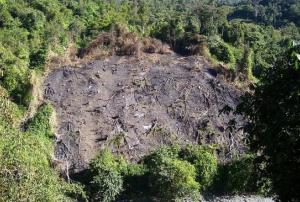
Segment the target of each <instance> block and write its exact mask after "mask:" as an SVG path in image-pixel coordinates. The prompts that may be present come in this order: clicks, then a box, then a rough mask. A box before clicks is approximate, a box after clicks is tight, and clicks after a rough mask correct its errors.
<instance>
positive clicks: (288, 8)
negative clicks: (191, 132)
mask: <svg viewBox="0 0 300 202" xmlns="http://www.w3.org/2000/svg"><path fill="white" fill-rule="evenodd" d="M238 2H239V1H238ZM232 3H236V1H235V2H233V1H231V2H229V3H228V4H227V5H224V4H221V3H218V2H215V1H205V0H203V1H201V0H193V1H179V0H178V1H171V0H164V1H131V0H124V1H104V0H71V1H67V0H11V1H9V0H0V184H1V187H0V200H4V201H24V200H25V201H66V200H68V196H69V197H72V196H76V197H81V198H85V195H84V193H83V191H82V188H81V187H80V186H78V185H73V184H69V183H66V182H65V181H64V180H62V179H60V178H59V177H58V174H57V172H56V171H55V170H54V169H53V166H52V165H51V164H52V163H51V162H52V160H53V156H52V155H53V143H52V142H53V141H52V138H53V135H52V132H51V127H50V125H51V124H50V122H49V121H50V116H51V111H52V109H51V107H50V106H48V105H42V106H41V107H40V108H39V109H38V111H37V113H36V115H35V116H34V117H33V118H32V119H30V120H29V121H28V123H26V124H25V126H24V128H22V129H21V128H20V125H21V122H22V120H23V117H24V114H25V112H26V110H27V107H28V105H29V103H30V101H31V99H32V95H31V93H32V87H33V85H34V84H33V83H31V79H30V78H31V76H32V74H33V72H37V73H39V74H42V73H43V71H44V67H45V64H46V63H47V62H49V61H50V59H51V56H53V55H55V54H58V55H59V54H62V53H64V51H65V50H66V47H67V46H68V45H69V44H70V43H71V42H72V43H75V44H76V45H77V47H78V48H84V47H86V46H87V45H88V44H89V42H90V41H91V40H92V39H94V38H95V37H96V36H97V35H98V34H99V33H100V32H101V31H111V29H112V27H113V26H112V25H115V24H122V25H123V26H126V27H128V29H129V30H130V31H132V32H135V33H137V34H138V35H139V36H141V37H147V36H151V37H155V38H157V39H160V40H162V41H163V42H166V43H168V44H170V46H171V47H172V48H173V50H175V51H176V52H178V53H180V54H183V55H189V54H202V55H205V56H206V57H208V59H210V60H211V61H212V62H214V63H222V64H224V67H227V68H229V69H231V70H232V71H233V72H234V73H235V74H236V76H237V77H238V78H239V79H240V80H242V81H243V80H247V79H250V80H253V81H257V79H258V80H260V79H262V78H265V75H264V74H265V72H267V73H268V71H265V69H268V68H270V67H272V66H273V65H274V64H275V63H276V61H277V58H278V57H279V56H280V55H281V54H282V53H283V52H285V51H286V49H287V48H288V47H290V46H291V44H292V43H297V41H298V40H300V33H299V27H298V26H299V19H300V16H299V13H300V12H299V8H300V5H299V2H297V1H296V0H294V1H272V2H269V1H253V2H251V1H246V2H241V3H237V4H232ZM201 151H202V150H201ZM162 152H165V150H160V151H158V152H157V153H155V154H153V155H152V156H150V157H149V158H148V160H147V161H146V160H145V162H144V163H142V164H138V165H129V166H128V165H127V163H126V162H124V161H123V160H116V159H115V157H113V156H111V155H110V154H108V153H104V154H101V155H100V157H98V159H97V160H95V161H94V162H93V163H92V164H91V169H92V171H93V172H94V174H93V176H94V177H93V180H92V182H91V185H90V186H89V187H90V189H91V190H89V191H88V193H89V194H90V195H91V196H92V197H95V199H97V198H101V197H102V199H103V200H110V199H113V198H115V197H116V196H117V195H118V194H119V193H121V191H122V190H123V189H126V190H130V189H132V188H130V186H132V184H131V183H127V182H128V181H131V180H132V181H133V182H134V183H138V184H140V183H141V187H148V188H149V190H152V192H151V193H155V194H158V195H157V196H156V197H166V198H172V199H174V197H175V198H177V197H179V198H180V197H182V196H188V195H190V196H191V197H194V196H196V195H197V193H199V191H200V190H203V189H206V188H207V186H208V185H209V184H210V183H211V184H212V185H213V184H216V183H217V181H218V180H216V179H224V178H225V179H226V185H224V186H221V188H222V190H220V191H221V192H235V193H239V192H240V191H242V192H243V191H252V189H249V187H251V186H252V185H253V183H252V182H251V179H249V180H247V179H248V178H247V176H248V174H246V173H240V170H239V169H238V168H237V166H243V165H244V164H243V163H241V165H240V164H237V165H236V164H234V163H232V164H230V165H228V166H229V168H224V169H222V171H220V172H219V173H225V174H223V175H222V176H220V177H219V178H214V179H212V177H211V173H214V172H215V171H216V169H217V168H216V166H217V164H216V162H215V161H216V160H215V159H214V158H215V157H213V156H210V155H207V156H205V155H204V156H203V154H201V155H199V154H198V153H197V152H198V150H197V149H196V150H195V151H194V150H192V151H189V149H186V150H182V151H181V150H180V151H178V153H176V152H175V153H172V152H170V153H169V152H167V153H168V154H164V155H162V154H161V153H162ZM193 152H196V154H195V153H193ZM199 156H201V158H202V157H203V158H204V157H208V160H211V164H208V165H206V164H204V163H203V162H202V160H201V159H199V161H196V160H192V159H195V158H196V159H197V158H198V157H199ZM194 157H195V158H194ZM199 158H200V157H199ZM102 161H103V162H104V163H105V164H103V162H102ZM147 162H152V163H147ZM245 162H247V161H245ZM106 163H107V165H106ZM123 164H124V165H123ZM108 165H109V166H108ZM201 166H202V167H203V166H211V167H209V168H208V171H207V173H205V172H204V173H202V171H200V170H201V169H200V168H202V167H201ZM226 166H227V165H226ZM246 167H247V169H251V166H250V167H249V166H246ZM125 168H126V169H125ZM247 169H244V170H245V172H248V171H247ZM174 171H176V172H179V173H182V175H183V176H184V177H182V178H178V177H176V175H175V174H174ZM235 171H236V173H232V172H235ZM249 172H252V171H249ZM104 173H107V175H106V174H105V175H104ZM226 173H227V174H226ZM249 175H250V174H249ZM107 176H108V177H109V178H106V177H107ZM250 176H252V175H250ZM136 178H139V179H144V180H145V182H144V181H143V180H142V182H141V181H137V182H136ZM231 178H236V179H232V182H231V181H230V180H229V179H231ZM151 179H156V180H155V181H153V180H152V181H151ZM240 180H242V181H241V182H240ZM245 180H246V181H245ZM103 181H105V183H103ZM211 181H214V182H211ZM219 181H220V182H221V181H222V182H224V180H219ZM100 182H101V183H100ZM133 182H132V183H133ZM112 184H113V185H114V186H117V187H111V186H112ZM249 184H252V185H251V186H250V185H249ZM162 185H163V186H164V187H166V188H165V189H164V191H163V192H162V193H160V192H156V191H155V190H159V189H160V188H159V186H162ZM212 185H211V186H212ZM237 185H238V186H237ZM248 185H249V186H248ZM216 187H219V188H220V186H217V185H216ZM207 189H208V188H207ZM217 189H218V188H215V190H217ZM174 190H175V191H174ZM140 193H143V192H142V191H140ZM174 193H175V194H176V195H175V196H174V195H173V194H174ZM104 196H105V197H111V198H107V199H104V198H103V197H104ZM69 199H70V198H69Z"/></svg>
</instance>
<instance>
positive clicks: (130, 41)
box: [79, 25, 171, 59]
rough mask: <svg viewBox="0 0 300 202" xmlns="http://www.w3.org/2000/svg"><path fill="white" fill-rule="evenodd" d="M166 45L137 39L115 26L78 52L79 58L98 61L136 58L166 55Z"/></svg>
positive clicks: (168, 51)
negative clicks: (149, 55)
mask: <svg viewBox="0 0 300 202" xmlns="http://www.w3.org/2000/svg"><path fill="white" fill-rule="evenodd" d="M170 52H171V51H170V48H169V46H168V45H166V44H163V43H162V42H161V41H159V40H156V39H152V38H143V39H141V38H140V37H138V35H137V34H135V33H133V32H129V31H128V30H127V29H126V28H125V27H124V26H120V25H117V26H116V27H115V28H114V29H112V31H111V32H103V33H101V34H99V35H98V37H97V38H96V39H95V40H94V41H93V42H92V43H91V44H90V45H89V46H88V47H87V48H85V49H82V50H81V51H80V52H79V56H80V58H89V59H100V58H103V57H107V56H111V55H118V56H137V57H140V56H141V55H142V54H143V53H144V54H145V53H148V54H153V53H158V54H166V53H170Z"/></svg>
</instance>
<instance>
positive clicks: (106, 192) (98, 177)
mask: <svg viewBox="0 0 300 202" xmlns="http://www.w3.org/2000/svg"><path fill="white" fill-rule="evenodd" d="M125 169H126V163H125V161H124V160H123V159H122V158H116V157H114V156H113V155H112V153H111V152H109V151H106V150H104V151H102V152H101V153H100V154H99V155H98V156H97V157H96V158H95V159H94V160H93V161H92V162H91V171H92V175H93V179H92V182H91V189H92V191H91V192H92V193H91V194H92V196H91V197H92V200H99V201H103V202H107V201H114V200H115V199H116V197H117V196H118V195H119V194H120V193H121V192H122V190H123V177H122V172H123V171H124V170H125Z"/></svg>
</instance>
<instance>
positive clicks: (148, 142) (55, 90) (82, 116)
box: [44, 55, 245, 173]
mask: <svg viewBox="0 0 300 202" xmlns="http://www.w3.org/2000/svg"><path fill="white" fill-rule="evenodd" d="M44 92H45V95H44V97H45V100H47V101H49V102H50V103H52V104H53V106H54V107H55V110H56V115H57V120H58V126H57V130H56V132H57V134H56V136H57V144H56V152H55V156H56V158H57V159H58V160H59V161H60V162H61V164H62V165H61V166H62V167H63V168H64V169H69V170H71V171H72V172H75V173H76V172H79V171H81V170H83V169H85V168H86V167H87V166H88V162H89V161H90V160H91V159H92V158H94V157H95V155H96V154H97V151H99V150H100V149H102V148H105V147H109V148H111V149H112V150H113V151H114V152H115V153H118V154H123V155H124V156H125V157H126V158H127V159H129V160H131V161H138V160H139V159H140V158H141V157H143V156H144V155H146V154H148V153H149V152H151V151H153V150H155V149H156V148H158V147H159V146H161V145H170V144H179V145H184V144H216V145H218V150H217V151H218V155H219V157H220V159H221V160H226V159H229V158H232V156H233V155H238V154H240V153H242V152H243V151H244V149H245V148H244V143H243V142H244V141H245V137H244V135H243V132H242V131H241V130H239V129H235V128H232V127H231V120H232V119H233V118H235V119H236V120H237V126H238V128H240V127H242V124H243V121H242V117H239V116H236V115H234V114H232V112H230V113H222V110H223V109H224V107H225V108H229V109H235V107H236V106H237V104H238V103H239V96H240V92H239V91H238V90H236V89H235V88H234V87H233V86H231V85H230V84H227V83H226V82H224V81H222V79H220V78H219V75H218V73H217V71H216V70H214V69H213V67H212V65H210V64H209V63H208V62H206V60H204V59H203V58H202V57H179V56H176V55H149V57H148V56H147V55H146V56H145V58H143V59H136V58H133V57H117V56H114V57H110V58H109V59H106V60H104V61H94V62H92V63H90V64H87V65H83V66H82V67H80V68H75V67H71V66H67V67H64V68H62V69H56V70H53V71H52V72H50V73H49V75H48V76H47V78H46V79H45V84H44Z"/></svg>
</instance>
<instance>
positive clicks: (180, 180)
mask: <svg viewBox="0 0 300 202" xmlns="http://www.w3.org/2000/svg"><path fill="white" fill-rule="evenodd" d="M150 162H151V163H150ZM148 168H149V175H150V179H149V180H150V186H151V189H152V193H153V194H154V195H155V196H157V197H159V198H161V199H163V200H181V199H183V198H192V199H194V200H196V199H197V197H198V196H199V188H200V186H199V183H198V182H196V169H195V167H194V166H193V165H191V164H190V163H189V162H187V161H182V160H179V159H173V158H169V157H164V156H160V157H156V158H155V159H152V160H151V161H149V164H148Z"/></svg>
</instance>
